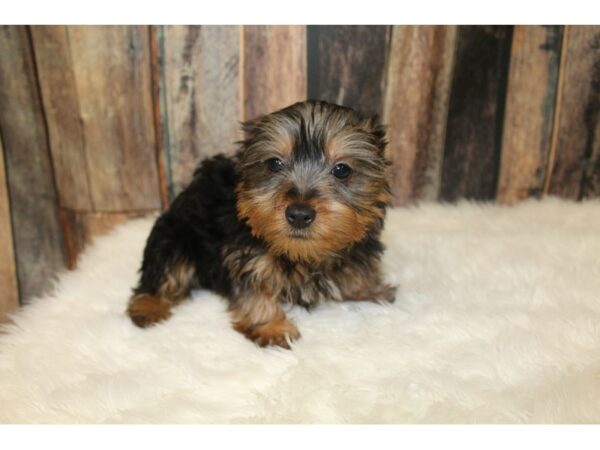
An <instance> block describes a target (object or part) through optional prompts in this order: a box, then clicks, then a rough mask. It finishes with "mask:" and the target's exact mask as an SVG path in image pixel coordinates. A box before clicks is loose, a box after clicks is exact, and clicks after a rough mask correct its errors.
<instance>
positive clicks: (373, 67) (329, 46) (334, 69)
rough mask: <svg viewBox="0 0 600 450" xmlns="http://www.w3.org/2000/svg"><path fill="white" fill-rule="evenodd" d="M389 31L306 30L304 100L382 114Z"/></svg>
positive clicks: (365, 28) (363, 27)
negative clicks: (327, 102)
mask: <svg viewBox="0 0 600 450" xmlns="http://www.w3.org/2000/svg"><path fill="white" fill-rule="evenodd" d="M390 35H391V27H389V26H379V25H374V26H368V25H360V26H356V25H344V26H342V25H332V26H330V25H325V26H322V25H314V26H309V27H308V49H309V53H308V79H309V81H308V97H310V98H313V99H318V100H326V101H329V102H333V103H337V104H340V105H345V106H349V107H351V108H355V109H358V110H360V111H362V112H364V113H365V114H382V112H383V91H384V81H385V64H386V58H387V54H388V48H389V42H390Z"/></svg>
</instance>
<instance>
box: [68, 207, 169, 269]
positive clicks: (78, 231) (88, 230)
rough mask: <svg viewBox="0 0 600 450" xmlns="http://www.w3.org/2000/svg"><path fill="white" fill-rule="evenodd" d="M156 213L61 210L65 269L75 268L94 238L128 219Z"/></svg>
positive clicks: (151, 211) (153, 211) (152, 211)
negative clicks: (65, 253)
mask: <svg viewBox="0 0 600 450" xmlns="http://www.w3.org/2000/svg"><path fill="white" fill-rule="evenodd" d="M156 212H158V211H156V210H150V211H128V212H111V213H105V212H87V211H71V210H68V209H62V210H61V211H60V221H61V225H62V228H63V230H64V234H65V247H66V251H67V267H68V268H69V269H75V268H76V267H77V259H78V258H79V255H80V254H81V252H83V250H84V249H85V247H86V246H87V245H89V244H90V243H91V242H93V240H94V239H95V238H96V237H98V236H101V235H103V234H106V233H108V232H109V231H110V230H111V229H112V228H114V227H115V226H117V225H119V224H122V223H125V222H126V221H127V220H129V219H135V218H137V217H142V216H146V215H148V214H152V213H156Z"/></svg>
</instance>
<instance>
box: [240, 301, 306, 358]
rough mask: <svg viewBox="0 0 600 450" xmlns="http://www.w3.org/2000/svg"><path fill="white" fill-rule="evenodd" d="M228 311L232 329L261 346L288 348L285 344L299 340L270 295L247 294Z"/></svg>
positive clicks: (294, 329) (294, 328) (295, 331)
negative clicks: (231, 320) (230, 316)
mask: <svg viewBox="0 0 600 450" xmlns="http://www.w3.org/2000/svg"><path fill="white" fill-rule="evenodd" d="M229 311H230V312H231V315H232V319H233V328H234V329H235V330H237V331H239V332H240V333H242V334H243V335H244V336H246V337H247V338H248V339H250V340H251V341H254V342H255V343H256V344H258V345H260V346H261V347H264V346H267V345H278V346H280V347H283V348H287V349H289V348H290V345H289V343H288V341H293V340H295V339H298V338H299V337H300V333H299V332H298V329H297V328H296V326H295V325H294V323H293V322H292V321H290V320H288V319H287V317H286V315H285V312H284V311H283V309H282V308H281V306H280V305H279V302H278V300H277V298H276V297H274V296H269V295H260V294H258V295H247V296H244V297H242V298H239V299H237V300H236V301H235V302H234V303H233V304H232V305H231V306H230V308H229Z"/></svg>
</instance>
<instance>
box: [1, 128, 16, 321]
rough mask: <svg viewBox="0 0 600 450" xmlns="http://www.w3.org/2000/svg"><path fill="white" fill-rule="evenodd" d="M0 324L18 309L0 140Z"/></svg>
mask: <svg viewBox="0 0 600 450" xmlns="http://www.w3.org/2000/svg"><path fill="white" fill-rule="evenodd" d="M0 255H2V256H1V257H0V322H5V321H6V320H7V317H8V314H10V313H12V312H14V311H15V310H16V309H17V308H18V307H19V288H18V283H17V269H16V265H15V253H14V249H13V234H12V225H11V223H10V202H9V199H8V189H7V185H6V171H5V170H4V148H3V147H2V139H0Z"/></svg>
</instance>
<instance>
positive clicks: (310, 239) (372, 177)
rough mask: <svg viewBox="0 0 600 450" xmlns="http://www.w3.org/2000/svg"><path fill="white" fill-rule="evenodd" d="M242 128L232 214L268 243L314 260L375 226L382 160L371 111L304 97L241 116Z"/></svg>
mask: <svg viewBox="0 0 600 450" xmlns="http://www.w3.org/2000/svg"><path fill="white" fill-rule="evenodd" d="M244 131H245V133H246V139H245V140H244V141H242V143H241V144H242V146H241V149H240V151H239V153H238V169H239V173H240V182H239V184H238V186H237V195H238V200H237V209H238V214H239V216H240V218H242V219H245V220H246V221H247V223H248V225H249V226H250V228H251V229H252V233H253V234H254V235H255V236H257V237H259V238H261V239H263V240H264V241H265V242H266V243H267V245H268V246H269V248H270V250H271V251H273V252H275V253H277V254H283V255H286V256H287V257H288V258H289V259H291V260H296V261H298V260H304V261H319V260H322V259H323V258H325V257H328V256H331V255H332V254H336V253H339V252H340V251H342V250H343V249H345V248H348V247H350V246H351V245H353V244H354V243H356V242H358V241H361V240H362V239H364V237H365V235H366V234H367V232H368V231H369V230H370V229H373V228H374V227H375V228H380V227H381V224H382V221H383V217H384V214H385V208H386V206H387V205H388V204H389V200H390V194H389V185H388V173H389V170H388V169H389V163H388V162H387V160H386V159H385V156H384V148H385V145H386V141H385V131H384V128H383V126H381V125H380V124H378V123H377V121H376V119H374V118H364V117H362V116H361V115H359V114H358V113H356V112H355V111H353V110H352V109H350V108H345V107H342V106H338V105H333V104H329V103H325V102H314V101H306V102H301V103H296V104H294V105H292V106H289V107H287V108H285V109H282V110H280V111H276V112H274V113H272V114H269V115H266V116H263V117H260V118H259V119H256V120H254V121H251V122H248V123H246V124H244Z"/></svg>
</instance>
